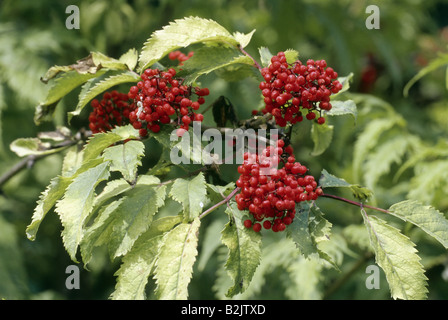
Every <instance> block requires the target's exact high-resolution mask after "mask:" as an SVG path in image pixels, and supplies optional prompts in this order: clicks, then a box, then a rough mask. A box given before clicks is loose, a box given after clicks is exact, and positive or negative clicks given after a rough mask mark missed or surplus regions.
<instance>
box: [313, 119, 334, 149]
mask: <svg viewBox="0 0 448 320" xmlns="http://www.w3.org/2000/svg"><path fill="white" fill-rule="evenodd" d="M333 129H334V127H333V126H330V125H327V124H326V123H324V124H316V123H313V125H312V127H311V139H312V140H313V142H314V148H313V151H312V152H311V155H312V156H318V155H321V154H322V153H324V152H325V150H327V148H328V147H329V146H330V144H331V141H332V140H333Z"/></svg>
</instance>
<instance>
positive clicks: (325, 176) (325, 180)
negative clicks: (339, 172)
mask: <svg viewBox="0 0 448 320" xmlns="http://www.w3.org/2000/svg"><path fill="white" fill-rule="evenodd" d="M319 185H320V186H321V187H322V188H332V187H350V186H351V184H350V183H348V182H347V181H345V180H344V179H342V178H338V177H336V176H334V175H332V174H330V173H328V171H327V170H325V169H322V173H321V176H320V178H319Z"/></svg>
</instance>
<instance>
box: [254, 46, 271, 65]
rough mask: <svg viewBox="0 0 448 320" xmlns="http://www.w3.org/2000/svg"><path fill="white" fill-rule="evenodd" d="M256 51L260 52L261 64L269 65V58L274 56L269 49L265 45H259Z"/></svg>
mask: <svg viewBox="0 0 448 320" xmlns="http://www.w3.org/2000/svg"><path fill="white" fill-rule="evenodd" d="M258 52H259V54H260V60H261V65H262V66H263V67H267V66H269V64H270V63H271V58H272V57H273V56H274V55H273V54H272V53H271V51H269V49H268V48H266V47H261V48H259V49H258Z"/></svg>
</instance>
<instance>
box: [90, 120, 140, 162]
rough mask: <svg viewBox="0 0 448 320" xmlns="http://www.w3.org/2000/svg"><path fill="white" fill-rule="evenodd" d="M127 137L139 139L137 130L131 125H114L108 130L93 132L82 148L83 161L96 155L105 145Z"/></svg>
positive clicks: (107, 145)
mask: <svg viewBox="0 0 448 320" xmlns="http://www.w3.org/2000/svg"><path fill="white" fill-rule="evenodd" d="M127 139H140V135H139V133H138V130H136V129H134V127H133V126H132V125H127V126H123V127H115V128H114V129H112V130H111V131H109V132H100V133H97V134H94V135H93V136H92V137H91V138H90V139H89V140H88V142H87V144H86V146H85V148H84V162H85V161H88V160H90V159H94V158H96V157H98V156H99V155H100V154H101V153H102V152H103V151H104V150H105V149H106V148H107V147H109V146H111V145H113V144H114V143H117V142H119V141H124V140H127Z"/></svg>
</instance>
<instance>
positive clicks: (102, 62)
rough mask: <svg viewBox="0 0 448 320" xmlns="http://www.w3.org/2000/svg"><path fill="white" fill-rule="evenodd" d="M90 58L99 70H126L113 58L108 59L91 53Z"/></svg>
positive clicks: (99, 53)
mask: <svg viewBox="0 0 448 320" xmlns="http://www.w3.org/2000/svg"><path fill="white" fill-rule="evenodd" d="M91 57H92V61H93V63H94V65H95V66H97V67H99V68H106V69H110V70H126V69H128V66H127V65H126V64H125V63H124V62H122V61H120V60H117V59H115V58H111V57H108V56H106V55H105V54H103V53H101V52H92V53H91Z"/></svg>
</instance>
